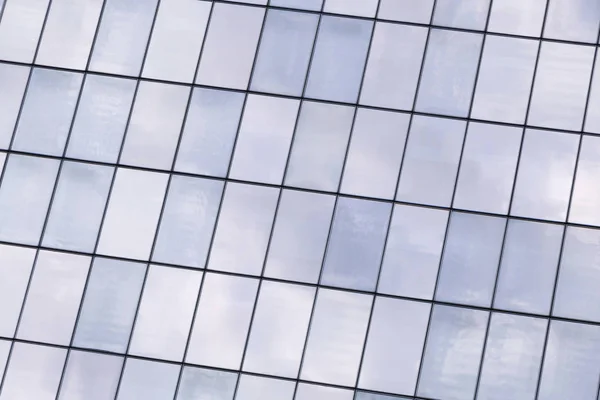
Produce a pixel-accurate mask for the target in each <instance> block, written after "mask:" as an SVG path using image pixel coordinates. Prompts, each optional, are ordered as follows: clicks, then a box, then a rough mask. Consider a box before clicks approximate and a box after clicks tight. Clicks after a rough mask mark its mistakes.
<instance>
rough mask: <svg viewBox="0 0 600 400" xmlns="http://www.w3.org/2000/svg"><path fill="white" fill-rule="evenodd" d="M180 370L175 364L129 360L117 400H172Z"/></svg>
mask: <svg viewBox="0 0 600 400" xmlns="http://www.w3.org/2000/svg"><path fill="white" fill-rule="evenodd" d="M180 368H181V367H180V366H179V365H175V364H167V363H159V362H152V361H146V360H139V359H136V358H128V359H127V362H126V364H125V371H124V372H123V378H122V380H121V386H120V387H119V395H118V397H117V400H138V399H144V400H163V399H172V398H173V397H174V395H175V387H176V386H177V379H178V378H179V369H180ZM182 383H183V382H182Z"/></svg>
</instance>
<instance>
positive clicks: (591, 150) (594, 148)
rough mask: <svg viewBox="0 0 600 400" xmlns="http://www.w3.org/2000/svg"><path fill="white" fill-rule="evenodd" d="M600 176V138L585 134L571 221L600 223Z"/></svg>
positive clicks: (582, 140)
mask: <svg viewBox="0 0 600 400" xmlns="http://www.w3.org/2000/svg"><path fill="white" fill-rule="evenodd" d="M599 178H600V138H598V137H594V136H583V137H582V138H581V149H580V151H579V159H578V161H577V171H576V179H575V187H574V188H573V196H572V198H571V208H570V212H569V222H574V223H580V224H587V225H596V226H598V225H600V210H598V207H597V204H598V202H599V201H600V190H599V188H598V187H597V185H596V184H595V182H598V179H599Z"/></svg>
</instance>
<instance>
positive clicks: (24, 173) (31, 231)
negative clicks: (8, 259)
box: [0, 154, 59, 245]
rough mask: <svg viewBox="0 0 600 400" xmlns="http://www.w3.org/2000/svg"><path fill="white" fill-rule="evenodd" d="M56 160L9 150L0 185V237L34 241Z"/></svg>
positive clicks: (38, 235)
mask: <svg viewBox="0 0 600 400" xmlns="http://www.w3.org/2000/svg"><path fill="white" fill-rule="evenodd" d="M58 164H59V162H58V160H50V159H47V158H39V157H27V156H20V155H15V154H11V155H10V156H9V157H8V160H7V161H6V167H5V171H4V179H3V180H2V186H1V187H0V240H4V241H9V242H16V243H25V244H31V245H37V244H38V241H39V240H40V235H41V233H42V226H43V225H44V220H45V218H46V213H47V212H48V203H49V202H50V197H51V196H52V190H53V188H54V181H55V180H56V173H57V171H58Z"/></svg>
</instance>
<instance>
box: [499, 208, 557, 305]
mask: <svg viewBox="0 0 600 400" xmlns="http://www.w3.org/2000/svg"><path fill="white" fill-rule="evenodd" d="M506 229H508V231H507V232H506V239H505V243H504V250H503V252H502V263H501V264H500V273H499V275H498V284H497V288H496V297H495V299H494V307H495V308H502V309H506V310H513V311H522V312H528V313H535V314H544V315H547V314H548V313H549V312H550V299H551V297H552V292H553V290H554V280H555V279H556V267H557V265H558V255H559V252H560V247H561V243H562V236H563V227H562V226H561V225H551V224H542V223H536V222H529V221H519V220H513V219H511V220H510V221H509V223H508V227H507V228H506Z"/></svg>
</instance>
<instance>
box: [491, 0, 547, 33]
mask: <svg viewBox="0 0 600 400" xmlns="http://www.w3.org/2000/svg"><path fill="white" fill-rule="evenodd" d="M546 4H547V0H494V1H493V4H492V11H491V14H490V22H489V25H488V30H489V31H492V32H502V33H512V34H514V35H524V36H537V37H539V36H540V33H541V32H542V22H543V21H544V12H545V10H546ZM489 38H490V36H488V39H489Z"/></svg>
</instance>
